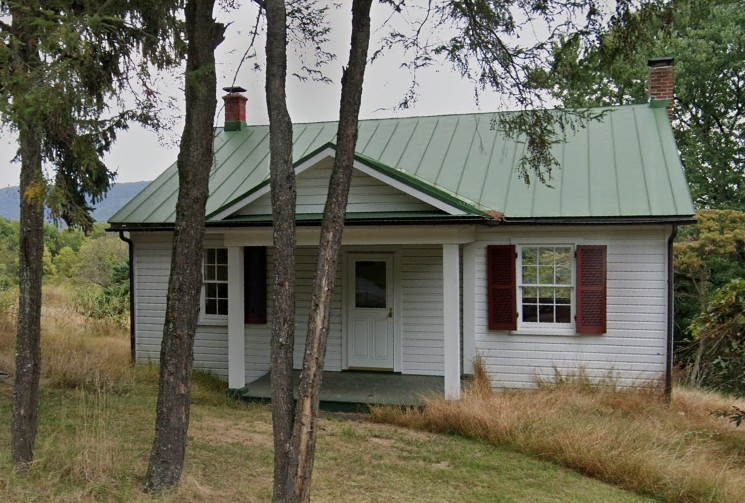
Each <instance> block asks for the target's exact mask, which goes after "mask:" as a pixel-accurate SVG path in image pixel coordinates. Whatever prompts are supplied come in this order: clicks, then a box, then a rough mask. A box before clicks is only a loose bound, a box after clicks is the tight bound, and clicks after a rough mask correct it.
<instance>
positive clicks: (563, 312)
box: [556, 306, 572, 323]
mask: <svg viewBox="0 0 745 503" xmlns="http://www.w3.org/2000/svg"><path fill="white" fill-rule="evenodd" d="M571 322H572V307H571V306H556V323H571Z"/></svg>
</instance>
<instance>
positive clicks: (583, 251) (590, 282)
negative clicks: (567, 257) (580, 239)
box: [577, 246, 608, 334]
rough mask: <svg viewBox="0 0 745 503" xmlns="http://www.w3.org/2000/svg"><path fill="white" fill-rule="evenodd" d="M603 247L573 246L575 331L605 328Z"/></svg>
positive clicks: (592, 330)
mask: <svg viewBox="0 0 745 503" xmlns="http://www.w3.org/2000/svg"><path fill="white" fill-rule="evenodd" d="M607 254H608V249H607V247H606V246H577V333H580V334H604V333H605V331H606V321H605V320H606V281H607Z"/></svg>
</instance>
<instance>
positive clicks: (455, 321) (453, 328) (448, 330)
mask: <svg viewBox="0 0 745 503" xmlns="http://www.w3.org/2000/svg"><path fill="white" fill-rule="evenodd" d="M459 253H460V249H459V245H457V244H443V245H442V293H443V301H444V303H443V310H442V317H443V331H444V335H445V337H444V350H445V398H446V399H447V400H457V399H459V398H460V291H459V290H460V278H459V271H458V268H459V264H458V262H459V261H458V258H459V257H458V256H459Z"/></svg>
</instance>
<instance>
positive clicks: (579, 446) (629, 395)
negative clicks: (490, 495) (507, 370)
mask: <svg viewBox="0 0 745 503" xmlns="http://www.w3.org/2000/svg"><path fill="white" fill-rule="evenodd" d="M733 404H737V405H738V406H739V407H740V408H743V407H745V403H743V401H735V400H732V399H725V398H723V397H721V396H719V395H716V394H714V393H706V392H703V391H695V390H688V389H684V388H677V389H675V391H674V394H673V401H672V403H671V404H668V403H666V402H665V401H664V400H663V399H662V398H661V396H660V392H659V390H658V389H656V388H649V389H646V390H644V389H643V390H625V389H620V388H616V387H615V385H614V383H613V381H609V382H606V383H604V384H603V385H597V384H595V383H592V382H590V381H589V380H588V379H587V378H585V377H584V376H582V375H579V376H574V377H562V376H558V377H557V379H556V380H555V381H554V382H543V383H540V386H539V389H537V390H532V391H505V392H493V391H492V390H491V388H490V387H489V385H488V383H487V381H486V378H485V377H484V376H483V374H482V375H480V374H479V372H478V370H477V375H476V379H475V380H474V383H473V385H472V388H471V389H470V390H469V391H468V392H466V393H465V396H464V397H463V399H462V400H460V401H457V402H450V401H445V400H442V399H432V400H429V401H428V402H426V404H425V406H424V407H423V408H422V409H401V408H390V407H380V408H376V409H374V410H373V419H374V420H376V421H380V422H384V423H388V424H396V425H400V426H408V427H410V428H415V429H419V430H422V431H430V432H448V433H451V434H453V433H454V434H460V435H462V436H464V437H466V438H473V439H479V440H482V441H484V442H486V443H489V444H491V445H495V446H499V447H501V448H504V447H507V448H512V449H514V450H516V451H519V452H523V453H528V454H533V455H534V456H536V457H539V458H541V459H546V460H552V461H555V462H557V463H560V464H561V465H563V466H566V467H569V468H572V469H574V470H576V471H577V472H578V473H583V474H586V475H589V476H592V477H595V478H597V479H599V480H604V481H606V482H610V483H613V484H616V485H618V486H620V487H624V488H626V489H629V490H632V491H635V492H637V493H640V494H649V495H654V496H656V497H658V498H660V499H663V500H665V501H670V502H679V501H691V502H699V501H721V502H727V503H729V502H745V427H740V428H736V427H735V425H734V424H732V423H730V422H728V421H727V420H725V419H722V418H721V417H715V416H713V415H712V414H711V412H712V411H717V410H726V409H727V408H728V407H730V406H731V405H733Z"/></svg>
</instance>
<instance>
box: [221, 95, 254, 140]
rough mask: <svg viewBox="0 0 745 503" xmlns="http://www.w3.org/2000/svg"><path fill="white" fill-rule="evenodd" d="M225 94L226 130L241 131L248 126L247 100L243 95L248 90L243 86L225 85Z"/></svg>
mask: <svg viewBox="0 0 745 503" xmlns="http://www.w3.org/2000/svg"><path fill="white" fill-rule="evenodd" d="M222 90H223V91H225V92H226V93H228V94H226V95H225V96H223V97H222V99H223V101H225V128H224V129H225V131H240V130H241V129H243V128H244V127H245V126H246V101H248V98H246V97H245V96H243V94H242V93H245V92H246V90H245V89H243V88H242V87H223V88H222Z"/></svg>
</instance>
